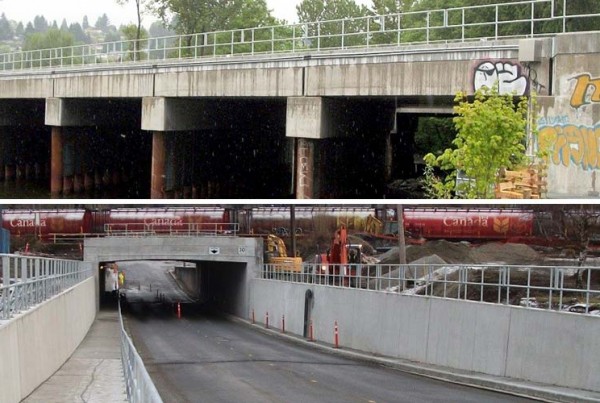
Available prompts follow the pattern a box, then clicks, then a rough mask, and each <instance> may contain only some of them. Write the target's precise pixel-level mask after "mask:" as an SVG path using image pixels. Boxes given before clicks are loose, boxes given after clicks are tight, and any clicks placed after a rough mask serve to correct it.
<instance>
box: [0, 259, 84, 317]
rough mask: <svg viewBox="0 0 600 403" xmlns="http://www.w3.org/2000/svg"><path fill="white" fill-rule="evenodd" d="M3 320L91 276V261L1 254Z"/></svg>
mask: <svg viewBox="0 0 600 403" xmlns="http://www.w3.org/2000/svg"><path fill="white" fill-rule="evenodd" d="M0 261H1V262H2V268H1V269H0V273H1V274H2V278H1V279H0V320H8V319H10V318H11V317H12V316H13V315H15V314H18V313H20V312H23V311H26V310H28V309H29V308H31V307H32V306H34V305H36V304H39V303H41V302H43V301H45V300H47V299H50V298H52V297H53V296H55V295H57V294H59V293H61V292H63V291H64V290H66V289H68V288H70V287H72V286H74V285H76V284H78V283H80V282H81V281H83V280H85V279H87V278H89V277H91V276H92V275H93V274H92V268H91V265H90V264H89V263H87V262H82V261H77V260H61V259H50V258H42V257H33V256H20V255H6V254H2V255H0Z"/></svg>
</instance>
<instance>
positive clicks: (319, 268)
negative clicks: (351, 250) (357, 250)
mask: <svg viewBox="0 0 600 403" xmlns="http://www.w3.org/2000/svg"><path fill="white" fill-rule="evenodd" d="M261 277H262V278H263V279H274V280H280V281H288V282H298V283H309V284H320V285H326V286H334V287H345V288H359V289H364V290H372V291H379V292H390V293H398V294H403V295H421V296H434V297H440V298H452V299H463V300H471V301H479V302H489V303H497V304H505V305H519V306H522V307H528V308H541V309H551V310H569V311H571V312H578V313H591V314H593V315H599V316H600V268H599V267H587V266H584V267H573V266H564V267H556V266H507V265H452V264H446V265H434V264H429V265H420V264H407V265H397V264H395V265H394V264H392V265H389V264H348V265H322V264H320V263H305V264H303V270H302V271H286V270H285V266H282V265H273V264H265V265H264V268H263V271H262V275H261Z"/></svg>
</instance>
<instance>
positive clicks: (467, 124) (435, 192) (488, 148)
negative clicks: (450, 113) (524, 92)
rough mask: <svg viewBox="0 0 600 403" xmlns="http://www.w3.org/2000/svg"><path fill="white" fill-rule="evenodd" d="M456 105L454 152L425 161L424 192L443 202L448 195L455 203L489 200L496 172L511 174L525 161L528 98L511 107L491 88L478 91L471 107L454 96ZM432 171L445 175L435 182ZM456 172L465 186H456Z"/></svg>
mask: <svg viewBox="0 0 600 403" xmlns="http://www.w3.org/2000/svg"><path fill="white" fill-rule="evenodd" d="M455 102H457V105H456V106H455V107H454V111H455V113H456V114H457V116H456V117H455V118H454V124H455V126H456V130H457V132H458V134H457V136H456V138H455V139H454V141H453V144H454V146H455V147H456V148H454V149H450V148H448V149H446V150H445V151H444V153H443V154H441V155H439V156H435V155H434V154H431V153H430V154H427V155H426V156H425V163H426V164H427V166H428V167H429V168H430V170H429V174H430V176H429V177H428V178H426V183H425V187H426V189H427V191H428V193H429V194H430V195H432V196H436V197H445V196H447V195H448V194H450V192H449V191H451V192H453V193H454V194H455V195H456V196H459V197H466V198H481V199H487V198H492V197H493V196H494V189H493V185H494V183H495V182H496V176H497V173H498V171H499V169H500V168H508V169H512V168H513V167H514V166H515V165H518V164H520V163H522V162H523V161H524V159H525V144H524V143H525V139H526V127H527V111H528V109H527V98H525V97H521V98H520V99H519V100H518V102H517V104H516V105H515V102H514V98H513V96H512V95H500V94H499V93H498V88H497V86H494V88H492V89H489V88H487V87H483V88H482V89H480V90H478V91H477V92H476V93H475V99H474V101H473V102H469V101H468V99H467V97H466V95H465V94H463V93H458V94H457V95H456V99H455ZM434 167H437V168H440V169H441V170H443V171H446V172H449V175H447V176H446V178H445V179H443V180H440V179H438V178H437V177H435V176H434V175H433V174H432V172H433V171H432V169H431V168H434ZM459 170H460V171H462V172H464V174H465V175H466V177H467V178H468V180H466V181H464V182H463V183H459V184H457V182H456V178H457V171H459Z"/></svg>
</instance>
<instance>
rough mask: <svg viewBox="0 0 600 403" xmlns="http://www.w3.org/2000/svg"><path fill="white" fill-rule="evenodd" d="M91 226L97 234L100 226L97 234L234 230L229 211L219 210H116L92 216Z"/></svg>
mask: <svg viewBox="0 0 600 403" xmlns="http://www.w3.org/2000/svg"><path fill="white" fill-rule="evenodd" d="M94 222H95V226H96V229H97V231H99V232H100V229H99V227H100V225H102V231H101V232H108V231H133V232H139V231H154V232H159V233H160V232H173V231H187V230H190V229H195V230H204V229H206V230H210V229H217V230H220V231H232V230H233V229H234V226H233V225H231V224H232V223H231V218H230V212H229V210H228V209H225V208H221V207H148V208H118V209H111V210H106V211H101V212H100V211H99V212H96V213H95V220H94Z"/></svg>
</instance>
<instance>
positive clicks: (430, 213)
mask: <svg viewBox="0 0 600 403" xmlns="http://www.w3.org/2000/svg"><path fill="white" fill-rule="evenodd" d="M403 217H404V228H405V231H406V232H407V234H408V235H409V236H411V237H414V238H426V239H452V240H509V239H510V238H526V237H531V236H532V234H533V227H534V219H535V214H534V213H533V212H532V211H527V210H517V209H485V208H474V209H468V208H466V209H458V208H418V209H405V210H404V214H403Z"/></svg>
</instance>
